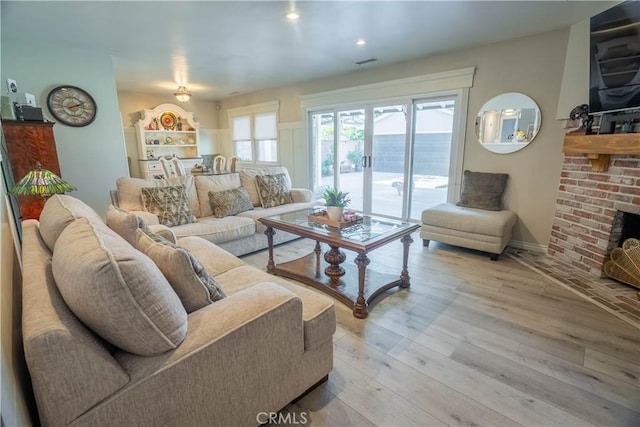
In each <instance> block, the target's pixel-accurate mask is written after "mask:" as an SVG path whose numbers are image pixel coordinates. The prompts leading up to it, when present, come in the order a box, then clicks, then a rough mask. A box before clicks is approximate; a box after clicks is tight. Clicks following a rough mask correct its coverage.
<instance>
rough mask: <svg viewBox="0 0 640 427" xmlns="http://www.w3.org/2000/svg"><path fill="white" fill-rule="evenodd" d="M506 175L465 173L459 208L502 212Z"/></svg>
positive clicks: (507, 176) (466, 171)
mask: <svg viewBox="0 0 640 427" xmlns="http://www.w3.org/2000/svg"><path fill="white" fill-rule="evenodd" d="M507 178H509V175H508V174H506V173H488V172H472V171H469V170H465V171H464V176H463V178H462V192H461V193H460V201H459V202H458V203H456V204H457V205H458V206H464V207H467V208H476V209H484V210H487V211H501V210H502V194H503V193H504V189H505V187H506V185H507Z"/></svg>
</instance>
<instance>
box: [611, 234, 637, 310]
mask: <svg viewBox="0 0 640 427" xmlns="http://www.w3.org/2000/svg"><path fill="white" fill-rule="evenodd" d="M604 272H605V273H606V274H607V276H609V277H611V278H612V279H615V280H617V281H619V282H622V283H626V284H627V285H631V286H634V287H636V288H640V240H638V239H634V238H631V239H627V240H625V241H624V243H623V244H622V247H621V248H615V249H614V250H613V251H612V252H611V259H610V260H609V261H607V262H606V263H605V264H604ZM638 298H640V293H638Z"/></svg>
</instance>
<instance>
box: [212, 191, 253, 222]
mask: <svg viewBox="0 0 640 427" xmlns="http://www.w3.org/2000/svg"><path fill="white" fill-rule="evenodd" d="M209 204H210V205H211V210H212V211H213V216H215V217H216V218H224V217H225V216H231V215H236V214H239V213H240V212H245V211H250V210H252V209H253V204H252V203H251V200H249V193H248V192H247V189H246V188H244V187H243V186H239V187H238V188H232V189H231V190H224V191H210V192H209Z"/></svg>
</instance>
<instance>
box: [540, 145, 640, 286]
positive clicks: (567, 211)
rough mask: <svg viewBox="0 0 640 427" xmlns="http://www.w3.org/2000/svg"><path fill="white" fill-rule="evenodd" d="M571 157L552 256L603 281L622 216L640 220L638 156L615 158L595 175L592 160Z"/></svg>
mask: <svg viewBox="0 0 640 427" xmlns="http://www.w3.org/2000/svg"><path fill="white" fill-rule="evenodd" d="M637 144H638V146H637V148H636V150H637V151H638V152H640V142H638V143H637ZM565 148H566V145H565ZM567 151H568V150H566V149H565V156H564V162H563V165H562V172H561V176H560V186H559V190H558V199H557V201H556V214H555V218H554V221H553V227H552V231H551V239H550V241H549V247H548V253H549V254H550V255H552V256H553V257H556V258H558V259H559V260H561V261H564V262H566V263H569V264H571V265H573V266H574V267H576V268H578V269H580V270H583V271H586V272H588V273H590V274H593V275H598V276H602V275H603V272H602V269H603V265H604V262H605V261H606V260H608V259H609V254H610V253H611V250H613V248H615V247H616V246H617V245H618V242H619V240H620V237H621V233H622V219H623V217H624V215H625V214H635V215H640V154H611V155H610V156H609V158H608V159H607V160H608V163H609V166H608V168H607V167H601V168H600V169H604V170H602V171H597V169H598V167H596V165H594V162H593V157H594V156H593V155H592V156H590V157H591V159H590V158H589V157H588V155H587V154H579V153H578V154H576V153H571V152H567ZM594 169H596V170H595V171H594Z"/></svg>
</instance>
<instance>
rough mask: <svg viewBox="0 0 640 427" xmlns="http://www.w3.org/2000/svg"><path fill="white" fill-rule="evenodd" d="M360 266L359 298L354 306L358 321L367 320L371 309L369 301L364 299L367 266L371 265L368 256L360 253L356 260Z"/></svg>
mask: <svg viewBox="0 0 640 427" xmlns="http://www.w3.org/2000/svg"><path fill="white" fill-rule="evenodd" d="M354 262H355V263H356V265H357V266H358V297H357V298H356V302H355V304H354V305H353V315H354V316H355V317H357V318H358V319H365V318H366V317H367V316H369V309H368V304H367V300H366V299H364V279H365V275H366V272H367V265H369V262H370V261H369V258H367V254H365V253H360V254H358V256H357V257H356V259H355V260H354Z"/></svg>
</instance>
